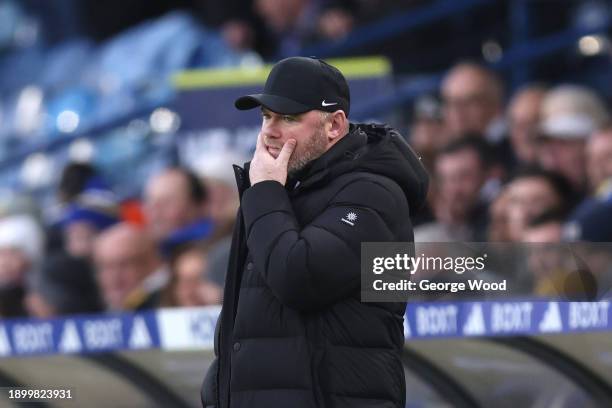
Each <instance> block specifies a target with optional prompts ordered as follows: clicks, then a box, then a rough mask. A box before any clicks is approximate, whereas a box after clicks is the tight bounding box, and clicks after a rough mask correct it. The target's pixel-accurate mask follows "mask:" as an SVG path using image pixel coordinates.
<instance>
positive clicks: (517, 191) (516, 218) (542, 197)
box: [506, 177, 561, 241]
mask: <svg viewBox="0 0 612 408" xmlns="http://www.w3.org/2000/svg"><path fill="white" fill-rule="evenodd" d="M507 193H508V204H507V209H506V210H507V215H508V231H509V234H510V237H511V239H512V240H516V241H518V240H521V239H522V237H523V233H524V232H525V229H526V227H527V223H528V222H529V220H530V219H531V218H533V217H534V216H536V215H538V214H541V213H543V212H545V211H546V210H550V209H551V208H554V207H556V206H559V205H560V204H561V202H560V198H559V196H558V195H557V193H556V191H555V190H554V189H553V187H552V186H551V185H550V184H549V182H548V181H547V180H546V179H544V178H542V177H524V178H520V179H517V180H514V181H513V182H511V183H510V184H509V185H508V187H507Z"/></svg>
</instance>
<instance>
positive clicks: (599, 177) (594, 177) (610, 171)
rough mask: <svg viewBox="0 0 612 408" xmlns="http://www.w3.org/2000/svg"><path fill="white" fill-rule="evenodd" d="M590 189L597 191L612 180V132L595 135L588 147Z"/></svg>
mask: <svg viewBox="0 0 612 408" xmlns="http://www.w3.org/2000/svg"><path fill="white" fill-rule="evenodd" d="M586 156H587V174H588V177H589V187H590V188H591V189H592V190H596V189H597V188H598V187H599V186H600V185H601V183H602V182H603V181H605V180H607V179H609V178H612V131H610V130H609V131H606V132H601V133H595V134H594V135H593V136H592V137H591V139H590V140H589V141H588V143H587V146H586Z"/></svg>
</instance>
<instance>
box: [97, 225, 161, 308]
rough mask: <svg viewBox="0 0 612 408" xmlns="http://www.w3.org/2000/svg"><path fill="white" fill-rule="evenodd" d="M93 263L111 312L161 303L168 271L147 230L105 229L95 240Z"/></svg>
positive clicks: (129, 226) (124, 227)
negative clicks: (161, 294)
mask: <svg viewBox="0 0 612 408" xmlns="http://www.w3.org/2000/svg"><path fill="white" fill-rule="evenodd" d="M94 261H95V267H96V276H97V281H98V283H99V286H100V290H101V291H102V297H103V299H104V301H105V303H106V307H107V308H108V309H110V310H126V309H128V310H142V309H148V308H151V307H154V306H156V305H157V304H158V302H159V296H160V290H161V288H163V287H164V286H165V285H166V283H167V281H168V271H167V270H166V269H165V268H164V267H163V266H162V263H161V261H160V258H159V256H158V253H157V250H156V247H155V243H154V242H153V240H152V239H151V238H150V237H149V236H148V235H147V234H146V232H145V231H144V230H142V229H139V228H137V227H135V226H133V225H130V224H126V223H121V224H117V225H115V226H113V227H110V228H109V229H107V230H105V231H104V232H102V233H101V234H100V235H99V236H98V237H97V239H96V242H95V245H94Z"/></svg>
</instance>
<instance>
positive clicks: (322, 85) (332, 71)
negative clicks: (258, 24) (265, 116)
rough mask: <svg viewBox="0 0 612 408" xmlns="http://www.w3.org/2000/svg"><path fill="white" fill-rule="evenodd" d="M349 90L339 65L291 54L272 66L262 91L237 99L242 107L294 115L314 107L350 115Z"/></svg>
mask: <svg viewBox="0 0 612 408" xmlns="http://www.w3.org/2000/svg"><path fill="white" fill-rule="evenodd" d="M350 100H351V97H350V93H349V87H348V84H347V83H346V79H345V78H344V76H343V75H342V73H341V72H340V71H339V70H338V68H336V67H333V66H331V65H329V64H328V63H327V62H325V61H323V60H320V59H317V58H308V57H291V58H286V59H284V60H281V61H279V62H278V63H276V64H275V65H274V67H272V70H271V71H270V75H268V79H267V80H266V84H265V86H264V90H263V93H260V94H253V95H246V96H242V97H240V98H238V99H236V102H235V105H236V108H238V109H240V110H247V109H253V108H256V107H258V106H264V107H265V108H268V109H270V110H271V111H272V112H276V113H280V114H285V115H295V114H298V113H304V112H308V111H311V110H321V111H326V112H335V111H337V110H339V109H340V110H343V111H344V113H345V114H346V115H347V116H348V113H349V109H350Z"/></svg>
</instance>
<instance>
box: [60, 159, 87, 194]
mask: <svg viewBox="0 0 612 408" xmlns="http://www.w3.org/2000/svg"><path fill="white" fill-rule="evenodd" d="M96 175H97V171H96V169H95V168H94V167H93V166H92V165H91V164H89V163H77V162H72V163H68V164H67V165H66V166H65V167H64V169H63V170H62V175H61V176H60V181H59V185H58V188H57V197H58V199H59V201H60V202H62V203H69V202H71V201H72V200H73V199H74V198H75V197H76V196H78V195H79V194H80V193H81V192H82V191H83V189H84V188H85V186H86V185H87V182H88V181H89V180H90V179H91V178H92V177H94V176H96Z"/></svg>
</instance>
